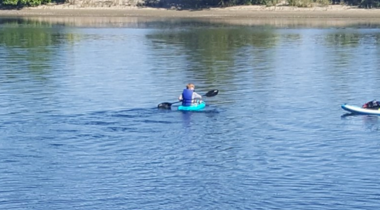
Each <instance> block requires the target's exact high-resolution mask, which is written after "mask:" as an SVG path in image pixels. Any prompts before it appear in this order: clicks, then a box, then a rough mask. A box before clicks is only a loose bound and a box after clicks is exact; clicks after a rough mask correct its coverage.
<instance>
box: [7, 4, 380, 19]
mask: <svg viewBox="0 0 380 210" xmlns="http://www.w3.org/2000/svg"><path fill="white" fill-rule="evenodd" d="M0 16H2V17H14V16H21V17H23V16H26V17H151V18H154V17H162V18H227V17H229V18H246V19H250V18H300V19H301V18H318V19H331V18H333V19H345V18H346V19H347V18H348V19H358V18H359V19H380V9H359V8H357V7H350V6H343V5H330V6H325V7H310V8H298V7H290V6H273V7H266V6H233V7H226V8H210V9H202V10H176V9H160V8H149V7H128V6H125V7H124V6H114V7H77V6H75V5H68V4H61V5H43V6H38V7H28V8H23V9H19V10H0Z"/></svg>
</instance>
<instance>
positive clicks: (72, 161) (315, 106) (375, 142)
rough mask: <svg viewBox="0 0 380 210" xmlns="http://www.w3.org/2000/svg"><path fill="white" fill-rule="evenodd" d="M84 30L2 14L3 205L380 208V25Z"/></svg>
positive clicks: (139, 25)
mask: <svg viewBox="0 0 380 210" xmlns="http://www.w3.org/2000/svg"><path fill="white" fill-rule="evenodd" d="M73 22H74V23H75V21H71V22H70V23H65V22H60V23H56V22H54V21H53V22H44V21H40V20H36V21H33V20H22V19H5V18H2V19H0V209H12V210H24V209H38V210H45V209H46V210H50V209H54V210H60V209H62V210H67V209H78V210H95V209H99V210H100V209H101V210H104V209H152V210H153V209H155V210H156V209H202V210H204V209H213V210H214V209H223V210H225V209H281V210H285V209H289V210H293V209H308V210H311V209H315V210H317V209H318V210H320V209H337V210H338V209H339V210H341V209H345V210H348V209H374V210H375V209H376V210H377V209H379V208H380V191H379V189H380V179H379V175H380V167H379V165H380V138H379V136H378V135H379V128H380V122H379V118H378V117H377V116H347V115H344V114H345V113H346V112H345V111H344V110H342V109H341V108H340V105H341V104H343V103H349V104H352V105H361V104H363V103H365V102H367V101H369V100H372V99H380V97H379V92H378V86H379V82H380V71H379V66H380V28H379V27H378V25H373V24H357V25H345V26H331V25H318V26H310V25H304V24H300V25H298V24H280V26H279V25H270V24H264V25H257V24H255V25H247V24H233V25H231V24H226V23H213V22H211V21H201V20H180V19H179V20H175V21H173V20H160V21H140V20H134V21H131V22H129V23H128V24H125V23H124V22H118V23H117V24H114V23H109V24H107V21H103V22H101V24H87V25H86V24H73ZM326 24H328V23H326ZM188 82H192V83H194V84H195V85H196V91H197V92H198V93H200V94H204V93H206V92H207V91H209V90H212V89H218V90H219V91H220V92H219V94H218V95H217V96H215V97H211V98H207V97H206V98H204V100H205V101H206V102H207V104H208V106H207V107H206V108H205V110H203V111H201V112H181V111H176V109H175V108H176V106H175V105H173V108H172V110H160V109H157V108H156V106H157V105H158V104H159V103H161V102H175V101H176V99H177V97H178V96H179V94H180V93H181V91H182V89H183V88H184V86H185V84H186V83H188Z"/></svg>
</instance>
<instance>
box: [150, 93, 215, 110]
mask: <svg viewBox="0 0 380 210" xmlns="http://www.w3.org/2000/svg"><path fill="white" fill-rule="evenodd" d="M218 93H219V90H210V91H208V92H207V93H206V94H204V95H202V96H206V97H213V96H216V95H218ZM179 102H181V101H176V102H173V103H169V102H164V103H160V104H158V106H157V107H158V108H159V109H170V108H171V106H172V105H173V104H176V103H179Z"/></svg>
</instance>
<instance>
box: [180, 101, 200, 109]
mask: <svg viewBox="0 0 380 210" xmlns="http://www.w3.org/2000/svg"><path fill="white" fill-rule="evenodd" d="M205 107H206V103H205V102H201V103H200V104H194V105H191V106H182V105H181V106H179V107H178V110H181V111H199V110H202V109H204V108H205Z"/></svg>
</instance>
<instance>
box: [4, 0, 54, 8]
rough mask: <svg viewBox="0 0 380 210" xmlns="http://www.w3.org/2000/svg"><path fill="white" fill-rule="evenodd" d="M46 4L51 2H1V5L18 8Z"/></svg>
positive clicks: (6, 0)
mask: <svg viewBox="0 0 380 210" xmlns="http://www.w3.org/2000/svg"><path fill="white" fill-rule="evenodd" d="M46 3H50V0H0V5H3V6H17V7H24V6H38V5H41V4H46Z"/></svg>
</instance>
